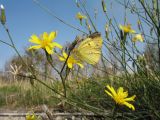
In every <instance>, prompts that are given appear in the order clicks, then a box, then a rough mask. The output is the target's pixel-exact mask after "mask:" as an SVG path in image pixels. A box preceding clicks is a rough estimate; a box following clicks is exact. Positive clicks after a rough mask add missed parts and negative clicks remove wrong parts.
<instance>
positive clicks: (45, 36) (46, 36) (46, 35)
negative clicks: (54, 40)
mask: <svg viewBox="0 0 160 120" xmlns="http://www.w3.org/2000/svg"><path fill="white" fill-rule="evenodd" d="M42 39H43V40H47V39H48V33H47V32H44V33H43V35H42Z"/></svg>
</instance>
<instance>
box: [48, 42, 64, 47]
mask: <svg viewBox="0 0 160 120" xmlns="http://www.w3.org/2000/svg"><path fill="white" fill-rule="evenodd" d="M50 45H51V46H52V47H53V48H54V47H57V48H60V49H62V46H61V45H60V44H58V43H56V42H53V43H50Z"/></svg>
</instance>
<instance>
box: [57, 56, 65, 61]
mask: <svg viewBox="0 0 160 120" xmlns="http://www.w3.org/2000/svg"><path fill="white" fill-rule="evenodd" d="M58 58H59V60H60V61H66V59H64V58H63V57H61V56H59V57H58Z"/></svg>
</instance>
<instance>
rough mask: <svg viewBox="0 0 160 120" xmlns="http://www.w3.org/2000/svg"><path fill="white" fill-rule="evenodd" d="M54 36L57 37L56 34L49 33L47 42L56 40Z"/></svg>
mask: <svg viewBox="0 0 160 120" xmlns="http://www.w3.org/2000/svg"><path fill="white" fill-rule="evenodd" d="M56 36H57V32H51V33H50V34H49V37H48V40H49V41H50V42H52V40H54V39H55V38H56Z"/></svg>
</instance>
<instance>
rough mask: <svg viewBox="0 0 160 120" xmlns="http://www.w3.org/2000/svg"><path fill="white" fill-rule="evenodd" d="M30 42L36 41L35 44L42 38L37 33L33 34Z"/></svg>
mask: <svg viewBox="0 0 160 120" xmlns="http://www.w3.org/2000/svg"><path fill="white" fill-rule="evenodd" d="M29 42H32V43H35V44H40V43H41V40H40V39H39V38H38V37H37V36H36V35H32V36H31V39H30V40H29Z"/></svg>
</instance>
